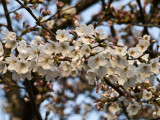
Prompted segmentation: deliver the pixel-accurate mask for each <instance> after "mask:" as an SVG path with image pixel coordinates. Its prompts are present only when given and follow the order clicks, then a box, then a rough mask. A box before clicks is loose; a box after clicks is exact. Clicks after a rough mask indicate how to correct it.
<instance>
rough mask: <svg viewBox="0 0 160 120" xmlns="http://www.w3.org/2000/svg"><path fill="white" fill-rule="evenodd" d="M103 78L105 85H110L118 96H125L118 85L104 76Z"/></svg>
mask: <svg viewBox="0 0 160 120" xmlns="http://www.w3.org/2000/svg"><path fill="white" fill-rule="evenodd" d="M104 80H105V83H106V84H107V85H109V86H111V87H112V88H113V89H114V90H115V91H117V92H118V93H119V95H120V96H125V93H124V92H123V91H122V90H121V89H119V87H117V86H116V85H114V84H113V83H112V82H111V81H109V79H107V78H105V77H104Z"/></svg>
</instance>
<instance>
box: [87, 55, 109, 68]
mask: <svg viewBox="0 0 160 120" xmlns="http://www.w3.org/2000/svg"><path fill="white" fill-rule="evenodd" d="M106 64H107V60H105V58H104V57H103V56H102V54H100V53H99V54H97V55H95V56H93V57H90V58H89V59H88V66H89V67H90V68H91V69H93V70H95V69H98V68H99V67H100V66H104V65H106Z"/></svg>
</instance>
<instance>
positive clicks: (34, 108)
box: [26, 80, 42, 120]
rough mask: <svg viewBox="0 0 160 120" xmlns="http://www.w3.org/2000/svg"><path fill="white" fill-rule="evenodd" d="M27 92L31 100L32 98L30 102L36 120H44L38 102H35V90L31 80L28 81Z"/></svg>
mask: <svg viewBox="0 0 160 120" xmlns="http://www.w3.org/2000/svg"><path fill="white" fill-rule="evenodd" d="M26 90H27V92H28V95H29V98H30V101H31V105H32V109H33V111H34V112H35V116H36V119H37V120H42V118H41V115H40V112H39V110H38V108H37V105H36V102H35V98H34V95H33V89H32V85H31V81H29V80H26Z"/></svg>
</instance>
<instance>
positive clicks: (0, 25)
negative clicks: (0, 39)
mask: <svg viewBox="0 0 160 120" xmlns="http://www.w3.org/2000/svg"><path fill="white" fill-rule="evenodd" d="M2 26H3V27H6V28H8V26H7V25H5V24H1V23H0V27H2Z"/></svg>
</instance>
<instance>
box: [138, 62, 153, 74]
mask: <svg viewBox="0 0 160 120" xmlns="http://www.w3.org/2000/svg"><path fill="white" fill-rule="evenodd" d="M138 72H139V74H140V75H141V76H143V77H149V76H150V75H151V65H149V64H145V63H142V64H140V65H139V67H138Z"/></svg>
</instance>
